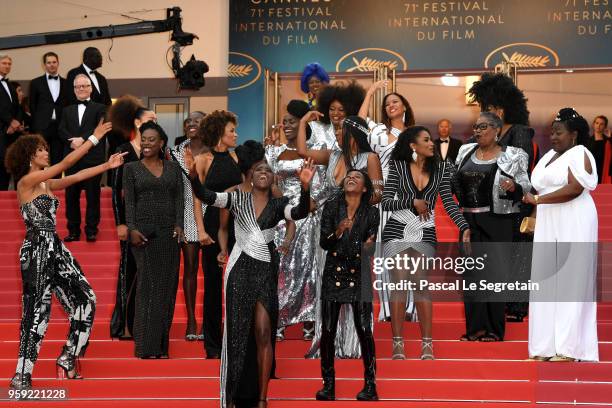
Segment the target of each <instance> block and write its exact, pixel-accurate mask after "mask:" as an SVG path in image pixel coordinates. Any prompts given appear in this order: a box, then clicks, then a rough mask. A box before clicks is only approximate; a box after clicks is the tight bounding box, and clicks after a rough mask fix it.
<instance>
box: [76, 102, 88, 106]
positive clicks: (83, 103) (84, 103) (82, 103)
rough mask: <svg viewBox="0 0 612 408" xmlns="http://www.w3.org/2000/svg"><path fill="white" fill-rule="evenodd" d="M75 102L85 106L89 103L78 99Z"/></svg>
mask: <svg viewBox="0 0 612 408" xmlns="http://www.w3.org/2000/svg"><path fill="white" fill-rule="evenodd" d="M77 104H78V105H85V107H87V105H88V104H89V101H78V102H77Z"/></svg>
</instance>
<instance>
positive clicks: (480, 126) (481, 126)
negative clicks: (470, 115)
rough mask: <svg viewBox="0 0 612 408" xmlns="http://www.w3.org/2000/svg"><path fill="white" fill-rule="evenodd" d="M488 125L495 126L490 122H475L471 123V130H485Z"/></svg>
mask: <svg viewBox="0 0 612 408" xmlns="http://www.w3.org/2000/svg"><path fill="white" fill-rule="evenodd" d="M489 127H495V126H494V125H493V124H492V123H475V124H474V125H472V130H487V129H488V128H489Z"/></svg>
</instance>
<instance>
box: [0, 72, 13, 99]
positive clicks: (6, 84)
mask: <svg viewBox="0 0 612 408" xmlns="http://www.w3.org/2000/svg"><path fill="white" fill-rule="evenodd" d="M2 79H4V76H2V75H0V83H1V84H2V86H3V87H4V90H5V91H6V93H7V94H8V96H9V99H10V100H11V102H13V97H12V96H11V91H10V90H9V87H8V83H7V82H6V81H2Z"/></svg>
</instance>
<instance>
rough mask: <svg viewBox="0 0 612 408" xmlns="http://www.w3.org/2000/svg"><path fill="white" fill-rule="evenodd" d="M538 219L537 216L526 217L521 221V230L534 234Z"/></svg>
mask: <svg viewBox="0 0 612 408" xmlns="http://www.w3.org/2000/svg"><path fill="white" fill-rule="evenodd" d="M535 225H536V219H535V217H525V218H523V221H521V228H520V231H521V233H523V234H533V232H534V231H535Z"/></svg>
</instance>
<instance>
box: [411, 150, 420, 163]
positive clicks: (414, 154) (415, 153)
mask: <svg viewBox="0 0 612 408" xmlns="http://www.w3.org/2000/svg"><path fill="white" fill-rule="evenodd" d="M417 157H419V155H418V154H417V152H416V150H414V149H412V161H414V162H415V163H416V161H417Z"/></svg>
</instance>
